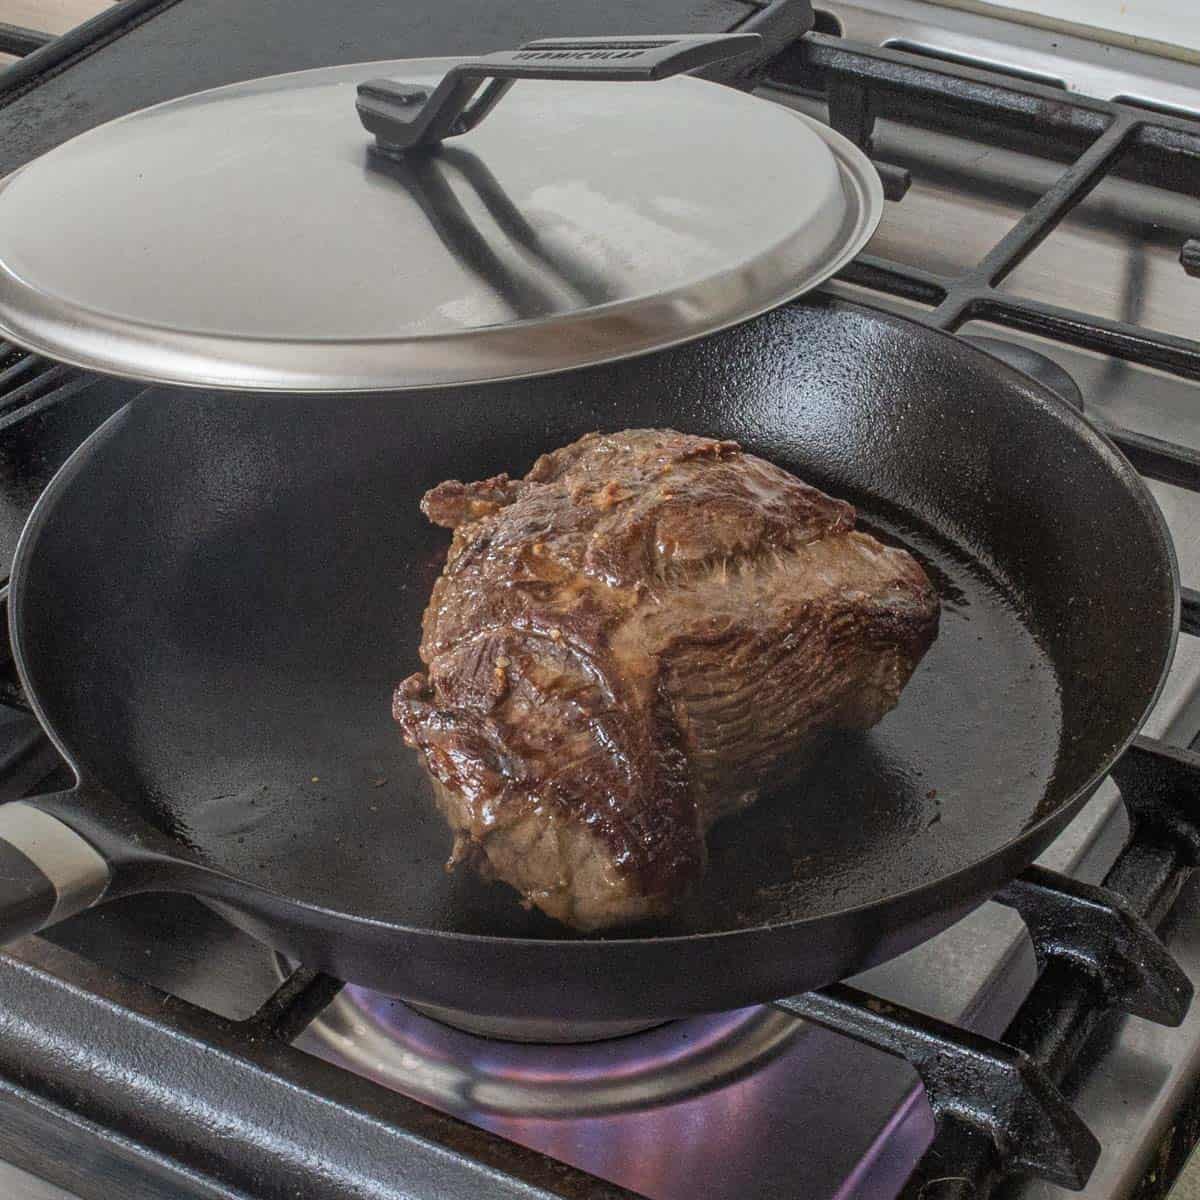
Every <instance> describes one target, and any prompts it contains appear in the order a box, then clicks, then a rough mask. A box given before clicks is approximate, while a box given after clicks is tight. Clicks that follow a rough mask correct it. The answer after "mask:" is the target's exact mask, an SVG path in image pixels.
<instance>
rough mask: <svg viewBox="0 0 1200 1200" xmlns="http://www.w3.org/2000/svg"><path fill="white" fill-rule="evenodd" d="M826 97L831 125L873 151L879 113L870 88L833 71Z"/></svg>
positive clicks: (863, 147) (856, 143)
mask: <svg viewBox="0 0 1200 1200" xmlns="http://www.w3.org/2000/svg"><path fill="white" fill-rule="evenodd" d="M826 101H827V103H828V105H829V123H830V125H832V126H833V127H834V129H836V130H837V131H838V133H840V134H841V135H842V136H843V137H847V138H849V139H850V140H851V141H852V142H853V143H854V144H855V145H856V146H858V147H859V148H860V149H862V150H867V151H869V150H870V149H871V135H872V134H873V133H874V131H875V116H874V113H873V112H872V110H871V95H870V93H869V92H868V91H867V88H866V87H865V86H864V85H863V84H861V83H859V82H857V81H856V80H854V79H849V78H846V77H843V76H841V75H835V74H831V75H830V77H829V91H828V93H827V95H826Z"/></svg>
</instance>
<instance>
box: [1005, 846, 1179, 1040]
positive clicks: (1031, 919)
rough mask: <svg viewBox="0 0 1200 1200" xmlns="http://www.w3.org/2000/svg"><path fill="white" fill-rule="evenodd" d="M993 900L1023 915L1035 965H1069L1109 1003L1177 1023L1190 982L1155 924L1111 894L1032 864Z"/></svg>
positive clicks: (1135, 1013) (1161, 1023)
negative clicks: (1051, 962) (1160, 937)
mask: <svg viewBox="0 0 1200 1200" xmlns="http://www.w3.org/2000/svg"><path fill="white" fill-rule="evenodd" d="M996 899H997V900H998V901H999V902H1000V903H1001V904H1004V905H1007V906H1008V907H1009V908H1015V909H1016V910H1017V912H1018V913H1020V914H1021V919H1022V920H1023V921H1024V922H1025V925H1026V928H1027V929H1028V930H1029V936H1030V937H1031V938H1032V939H1033V948H1034V952H1035V953H1036V955H1037V959H1038V965H1039V966H1041V967H1044V966H1045V965H1046V963H1047V962H1050V961H1057V962H1063V963H1067V964H1068V965H1069V966H1071V967H1072V968H1074V969H1075V970H1077V971H1079V972H1081V973H1082V974H1083V975H1085V976H1086V977H1087V978H1088V979H1089V980H1090V981H1091V983H1092V985H1093V987H1094V988H1095V989H1096V992H1097V994H1098V995H1099V996H1100V997H1102V999H1103V1002H1104V1004H1105V1005H1106V1006H1107V1007H1109V1008H1119V1009H1121V1010H1122V1011H1124V1012H1128V1013H1132V1014H1133V1015H1134V1016H1137V1017H1145V1018H1146V1020H1148V1021H1155V1022H1157V1023H1158V1024H1159V1025H1178V1024H1179V1023H1180V1022H1181V1021H1182V1020H1183V1018H1184V1016H1185V1015H1186V1014H1187V1010H1188V1005H1189V1004H1190V1003H1191V1000H1192V984H1191V981H1190V980H1189V979H1188V977H1187V976H1186V975H1185V974H1184V973H1183V971H1182V970H1181V968H1180V966H1179V964H1178V963H1177V962H1176V961H1175V960H1174V959H1173V958H1172V957H1171V955H1170V954H1169V953H1168V952H1167V948H1166V947H1165V946H1164V945H1163V944H1162V942H1160V941H1159V940H1158V937H1157V936H1156V934H1155V933H1154V930H1152V929H1151V928H1150V926H1149V925H1147V924H1146V922H1145V921H1144V920H1142V918H1141V917H1140V916H1138V914H1137V913H1136V912H1134V911H1133V909H1132V908H1131V907H1130V906H1129V904H1128V903H1127V902H1126V901H1125V899H1124V898H1123V897H1121V896H1118V895H1117V894H1116V892H1113V891H1109V890H1108V889H1106V888H1100V887H1093V886H1092V885H1091V884H1087V883H1080V882H1079V881H1078V880H1075V879H1070V878H1068V877H1067V876H1065V875H1059V874H1057V873H1056V872H1054V871H1048V870H1046V869H1045V868H1044V867H1037V866H1034V867H1030V868H1029V869H1028V870H1027V871H1026V872H1025V874H1024V875H1022V876H1021V877H1020V878H1018V879H1014V880H1013V881H1012V882H1011V883H1009V884H1007V885H1006V886H1005V887H1004V888H1002V889H1001V890H1000V891H999V892H998V893H997V894H996Z"/></svg>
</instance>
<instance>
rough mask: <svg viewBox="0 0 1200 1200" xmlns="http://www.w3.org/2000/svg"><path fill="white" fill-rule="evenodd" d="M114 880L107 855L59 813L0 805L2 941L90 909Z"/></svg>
mask: <svg viewBox="0 0 1200 1200" xmlns="http://www.w3.org/2000/svg"><path fill="white" fill-rule="evenodd" d="M111 878H112V871H111V869H110V867H109V864H108V862H107V860H106V859H105V858H104V857H103V855H101V854H100V852H99V851H98V850H96V849H95V847H93V846H92V844H91V843H90V842H88V841H86V840H85V839H84V838H82V837H80V835H79V834H77V833H76V832H75V831H74V830H73V829H72V828H71V827H70V826H69V825H66V824H65V823H64V822H62V821H60V820H59V819H58V818H57V817H52V816H51V815H50V814H49V813H48V812H43V811H42V810H41V809H40V808H35V807H34V806H33V805H32V804H27V803H26V802H25V801H23V800H14V801H12V802H11V803H9V804H0V944H5V943H7V942H11V941H15V940H16V939H17V938H19V937H23V936H24V935H25V934H27V933H36V932H37V931H38V930H39V929H44V928H46V926H48V925H56V924H58V922H59V921H65V920H66V919H67V917H71V916H74V915H75V914H76V913H78V912H82V911H83V910H84V909H85V908H90V907H91V906H92V905H93V904H95V903H96V902H97V901H98V900H100V899H101V898H102V897H103V895H104V893H105V891H106V890H107V888H108V885H109V881H110V880H111Z"/></svg>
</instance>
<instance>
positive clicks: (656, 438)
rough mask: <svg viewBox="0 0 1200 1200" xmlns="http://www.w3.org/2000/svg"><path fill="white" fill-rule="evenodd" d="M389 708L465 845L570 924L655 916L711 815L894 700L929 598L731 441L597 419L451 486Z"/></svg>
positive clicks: (911, 570)
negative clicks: (582, 432) (527, 455)
mask: <svg viewBox="0 0 1200 1200" xmlns="http://www.w3.org/2000/svg"><path fill="white" fill-rule="evenodd" d="M422 508H423V510H424V512H425V514H426V515H427V516H428V517H429V519H430V520H431V521H434V522H436V523H437V524H439V525H444V526H446V527H448V528H450V529H453V530H454V538H453V541H452V543H451V546H450V552H449V555H448V558H447V561H446V568H445V570H444V571H443V573H442V575H441V577H440V578H439V579H438V581H437V583H436V584H435V586H434V589H433V596H432V598H431V600H430V604H429V607H428V608H427V609H426V611H425V621H424V637H423V640H422V643H421V658H422V660H423V661H424V663H425V664H426V668H427V673H426V674H423V675H422V674H418V675H413V676H411V677H410V678H409V679H406V680H405V681H404V682H403V683H401V684H400V686H399V687H398V688H397V689H396V695H395V702H394V714H395V717H396V720H397V721H398V722H399V723H400V727H401V729H402V730H403V733H404V738H405V741H406V742H407V743H408V744H409V745H410V746H413V747H415V748H416V749H417V750H418V751H419V752H420V753H421V755H422V757H423V759H424V762H425V765H426V767H427V768H428V770H429V772H430V773H431V775H432V776H433V779H434V781H435V790H436V792H437V796H438V803H439V805H440V806H441V808H442V810H443V811H444V813H445V815H446V818H447V820H448V821H449V823H450V827H451V829H452V830H453V831H454V837H455V843H454V851H453V854H452V855H451V859H450V864H451V865H453V864H454V863H457V862H460V861H464V860H465V861H469V862H471V863H472V864H473V865H474V866H475V867H476V868H478V869H479V870H480V872H481V873H482V874H483V875H484V876H485V877H487V878H497V879H502V880H504V881H505V882H507V883H509V884H511V885H512V886H513V887H514V888H516V889H517V891H519V892H520V893H521V895H522V896H523V897H524V898H525V901H526V903H532V904H536V905H537V906H538V907H539V908H541V909H543V910H544V911H545V912H547V913H549V914H550V915H551V916H553V917H556V918H557V919H558V920H560V921H564V922H566V923H567V924H569V925H572V926H575V927H576V928H578V929H585V930H591V929H599V928H602V927H605V926H611V925H618V924H623V923H626V922H630V921H635V920H638V919H641V918H644V917H649V916H657V915H662V914H664V913H666V912H667V911H668V910H669V909H670V908H671V907H672V906H673V905H674V904H676V903H677V902H678V901H679V899H680V898H681V897H682V896H683V895H684V894H685V893H686V892H687V890H688V888H689V887H690V886H691V885H692V884H693V883H694V882H695V881H696V880H697V879H698V878H699V877H700V875H701V874H702V872H703V870H704V865H705V834H706V832H707V830H708V828H709V826H710V825H712V823H713V822H714V821H715V820H717V818H718V817H721V816H723V815H725V814H727V813H732V812H736V811H737V810H739V809H741V808H743V807H744V806H746V805H747V804H749V803H750V802H751V801H752V800H753V799H754V797H755V794H756V793H757V792H758V790H759V789H760V788H762V787H763V786H764V785H767V784H770V783H773V782H776V781H778V780H780V779H782V778H785V777H786V776H787V775H789V774H790V773H793V772H794V771H795V770H796V769H797V767H798V766H799V765H800V764H801V763H802V761H803V758H804V751H805V749H806V748H807V747H810V746H811V745H812V744H813V742H814V739H815V736H816V735H817V734H819V733H821V732H823V731H825V730H828V729H834V728H839V729H865V728H867V727H869V726H871V725H873V724H874V723H875V722H876V721H878V720H879V719H880V718H881V717H882V716H883V715H884V714H885V713H886V712H888V710H889V709H891V708H892V707H893V706H894V705H895V703H896V701H897V699H898V697H899V695H900V690H901V689H902V688H903V687H904V685H905V683H906V682H907V681H908V679H909V676H910V675H911V674H912V672H913V669H914V668H915V667H916V665H917V663H918V661H919V660H920V658H921V656H922V655H923V654H924V653H925V651H926V649H927V648H928V647H929V645H930V643H931V642H932V641H933V639H934V636H935V635H936V632H937V624H938V601H937V597H936V595H935V594H934V591H933V588H932V587H931V586H930V583H929V580H928V579H927V578H926V576H925V573H924V572H923V571H922V570H921V568H920V567H919V566H918V565H917V563H916V562H915V561H914V560H913V559H912V558H911V557H910V556H909V555H908V554H906V553H905V552H904V551H902V550H895V549H890V548H888V547H885V546H883V545H881V544H880V543H879V542H877V541H876V540H875V539H874V538H872V537H869V536H868V535H867V534H864V533H858V532H856V531H855V529H854V521H855V513H854V509H853V508H852V507H851V506H850V505H849V504H846V503H844V502H842V501H840V500H833V499H831V498H830V497H829V496H826V495H824V494H823V493H822V492H819V491H817V490H816V489H815V488H812V487H809V486H808V485H807V484H804V483H801V482H800V480H798V479H796V478H795V477H794V476H792V475H789V474H788V473H787V472H786V471H782V470H780V469H779V468H778V467H775V466H772V465H771V464H770V463H768V462H764V461H763V460H762V459H761V458H756V457H754V456H753V455H751V454H744V453H743V452H742V451H741V449H740V448H739V447H738V446H737V444H736V443H734V442H727V441H714V440H713V439H711V438H704V437H692V436H689V435H686V434H682V433H675V432H673V431H671V430H656V429H638V430H627V431H625V432H622V433H612V434H599V433H591V434H588V435H587V436H586V437H583V438H580V440H579V441H577V442H575V443H574V444H573V445H570V446H565V447H563V448H562V449H561V450H556V451H554V452H553V453H551V454H545V455H543V456H542V457H541V458H539V459H538V461H537V462H536V463H535V464H534V466H533V469H532V470H531V471H530V472H529V474H528V475H526V476H525V478H524V479H520V480H512V479H509V478H508V476H507V475H498V476H496V477H495V478H493V479H487V480H484V481H483V482H481V483H469V484H463V483H458V482H456V481H450V482H447V483H443V484H440V485H439V486H438V487H436V488H434V489H433V490H432V491H430V492H429V493H428V494H427V495H426V496H425V499H424V501H423V503H422Z"/></svg>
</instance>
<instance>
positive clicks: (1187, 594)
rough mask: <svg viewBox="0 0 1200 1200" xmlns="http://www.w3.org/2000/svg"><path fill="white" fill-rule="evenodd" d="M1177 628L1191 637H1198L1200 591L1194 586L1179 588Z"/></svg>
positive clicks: (1199, 634)
mask: <svg viewBox="0 0 1200 1200" xmlns="http://www.w3.org/2000/svg"><path fill="white" fill-rule="evenodd" d="M1179 628H1180V630H1181V631H1182V632H1183V633H1188V634H1191V636H1192V637H1200V592H1198V591H1196V589H1195V588H1190V587H1185V588H1180V589H1179Z"/></svg>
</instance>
